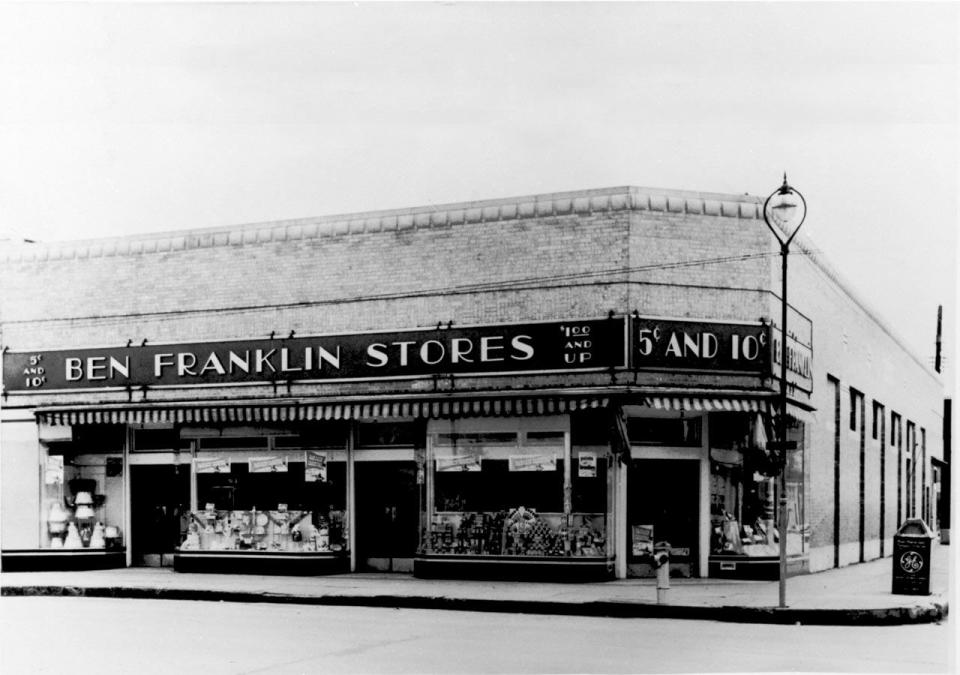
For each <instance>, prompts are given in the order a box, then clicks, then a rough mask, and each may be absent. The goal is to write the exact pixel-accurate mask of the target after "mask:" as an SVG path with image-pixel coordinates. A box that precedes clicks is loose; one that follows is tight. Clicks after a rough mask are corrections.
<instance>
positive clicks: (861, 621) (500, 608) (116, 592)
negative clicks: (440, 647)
mask: <svg viewBox="0 0 960 675" xmlns="http://www.w3.org/2000/svg"><path fill="white" fill-rule="evenodd" d="M0 595H3V596H64V597H91V598H133V599H152V600H202V601H207V602H262V603H274V604H298V605H318V606H343V607H390V608H403V609H440V610H455V611H461V612H510V613H522V614H547V615H554V616H592V617H611V618H623V619H639V618H643V619H695V620H699V621H724V622H730V623H768V624H798V623H799V624H807V625H820V626H894V625H904V624H922V623H939V622H941V621H943V620H944V619H946V618H947V615H948V611H949V607H948V604H947V603H945V602H944V603H939V602H930V603H927V604H925V605H914V606H912V607H887V608H881V609H797V608H790V607H788V608H786V609H780V608H778V607H744V606H739V605H722V606H716V607H704V606H697V605H656V604H649V603H639V602H617V601H610V600H593V601H588V602H551V601H548V600H484V599H479V598H451V597H446V596H405V595H319V596H304V595H292V594H286V593H254V592H244V591H217V590H199V589H198V590H190V589H179V588H139V587H122V586H106V587H92V588H87V587H80V586H13V587H9V586H5V587H3V588H0Z"/></svg>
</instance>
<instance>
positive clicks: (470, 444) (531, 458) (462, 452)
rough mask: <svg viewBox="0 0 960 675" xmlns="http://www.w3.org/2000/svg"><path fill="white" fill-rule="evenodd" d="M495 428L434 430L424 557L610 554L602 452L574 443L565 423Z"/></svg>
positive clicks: (463, 425) (443, 426)
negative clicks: (443, 555) (572, 445)
mask: <svg viewBox="0 0 960 675" xmlns="http://www.w3.org/2000/svg"><path fill="white" fill-rule="evenodd" d="M485 422H486V424H485ZM494 422H496V423H495V424H491V423H490V421H483V420H478V421H470V420H460V421H456V422H454V421H437V422H436V423H432V424H431V426H430V429H429V431H428V443H427V455H426V474H427V475H426V488H427V499H426V500H425V506H426V509H425V514H424V522H425V527H424V528H423V529H424V536H423V540H422V542H421V546H420V552H421V553H425V554H449V555H474V556H547V557H571V556H579V557H584V556H605V555H606V554H607V541H608V539H609V537H608V532H607V523H608V518H607V512H608V504H607V494H608V483H609V475H608V466H609V461H608V458H607V457H606V455H605V453H604V452H603V451H602V449H601V452H597V450H596V449H595V448H589V449H587V448H580V447H571V443H570V434H569V431H568V422H567V421H566V419H565V418H564V419H562V420H553V421H551V420H550V419H549V418H542V419H538V420H536V421H529V420H498V421H494ZM511 426H512V428H510V427H511ZM551 427H552V428H551Z"/></svg>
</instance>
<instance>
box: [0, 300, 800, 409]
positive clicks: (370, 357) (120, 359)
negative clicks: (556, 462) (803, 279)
mask: <svg viewBox="0 0 960 675" xmlns="http://www.w3.org/2000/svg"><path fill="white" fill-rule="evenodd" d="M772 345H773V340H772V338H771V329H770V326H769V325H768V324H764V323H753V324H749V323H736V324H735V323H719V322H708V321H685V320H672V319H670V320H668V319H657V318H645V317H624V316H615V317H611V318H607V319H586V320H574V321H550V322H539V323H524V324H501V325H485V326H464V327H459V326H452V327H443V326H438V327H437V328H429V329H415V330H402V331H392V332H377V333H357V334H346V335H319V336H310V337H290V338H287V339H280V338H277V339H259V340H238V341H228V342H197V343H183V344H151V343H147V344H144V345H140V346H128V347H117V348H110V347H106V348H91V349H66V350H56V351H7V352H6V353H5V354H4V357H3V384H4V391H5V393H13V392H22V393H29V392H32V391H33V392H36V391H52V390H84V389H94V388H106V387H116V388H126V387H133V388H139V387H144V386H146V387H182V386H189V385H220V384H243V383H249V384H254V383H264V382H287V381H298V382H322V381H337V380H341V381H349V380H353V381H357V380H386V379H402V378H417V377H428V376H431V375H508V374H518V375H519V374H524V373H527V374H532V373H559V372H571V371H590V370H594V371H596V370H611V369H620V370H623V369H637V370H668V371H669V370H705V371H722V372H730V373H737V374H755V375H758V376H763V377H768V376H772V375H773V374H774V373H772V370H771V367H772V363H773V360H772V357H773V355H772ZM809 363H810V359H809V354H806V355H804V354H801V355H798V357H797V365H796V368H794V366H791V370H794V371H795V374H796V375H801V374H802V373H801V372H800V371H803V370H805V371H806V372H807V374H808V373H809ZM801 366H802V367H801Z"/></svg>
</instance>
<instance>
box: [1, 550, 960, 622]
mask: <svg viewBox="0 0 960 675" xmlns="http://www.w3.org/2000/svg"><path fill="white" fill-rule="evenodd" d="M932 557H933V574H932V576H931V583H930V590H931V592H932V593H931V595H929V596H915V595H914V596H911V595H893V594H892V593H891V576H892V563H891V560H890V558H884V559H882V560H876V561H873V562H868V563H863V564H859V565H851V566H849V567H843V568H840V569H835V570H829V571H825V572H819V573H817V574H809V575H804V576H798V577H792V578H791V579H789V581H788V583H787V605H788V607H787V608H786V609H779V608H777V604H778V585H777V582H776V581H733V580H718V579H672V580H671V589H670V591H669V597H668V599H667V603H666V604H661V605H658V604H656V585H655V582H654V580H653V579H628V580H617V581H609V582H603V583H584V584H560V583H535V582H512V581H463V580H425V579H415V578H413V577H412V576H409V575H397V574H343V575H333V576H322V577H284V576H252V575H232V574H230V575H228V574H183V573H177V572H174V571H172V570H171V569H169V568H127V569H117V570H102V571H85V572H19V573H3V574H2V575H0V586H2V594H3V595H86V596H96V597H129V598H161V599H181V600H183V599H189V600H216V601H235V602H275V603H299V604H317V605H353V606H375V607H411V608H422V609H457V610H465V611H488V612H525V613H537V614H566V615H584V616H615V617H663V618H676V619H680V618H688V619H710V620H718V621H739V622H767V623H797V622H799V623H804V624H834V625H856V624H861V625H889V624H904V623H930V622H938V621H942V620H944V619H945V618H946V616H947V600H948V592H949V591H948V588H949V569H950V564H951V560H950V548H949V547H948V546H940V545H938V544H934V547H933V552H932Z"/></svg>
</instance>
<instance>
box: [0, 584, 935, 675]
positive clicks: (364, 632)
mask: <svg viewBox="0 0 960 675" xmlns="http://www.w3.org/2000/svg"><path fill="white" fill-rule="evenodd" d="M951 637H952V629H951V627H950V626H949V625H947V624H945V625H939V626H938V625H917V626H893V627H864V628H852V627H833V626H773V625H756V624H733V623H720V622H710V621H672V620H662V619H661V620H649V619H609V618H592V617H558V616H540V615H533V614H493V613H489V614H488V613H473V612H451V611H433V610H407V609H378V608H365V607H310V606H303V605H275V604H245V603H210V602H190V601H169V600H129V599H100V598H63V597H59V598H55V597H54V598H51V597H3V598H0V672H2V673H4V675H19V674H20V673H30V674H31V675H32V674H34V673H58V674H60V673H65V674H68V675H84V674H86V673H91V674H96V675H108V674H110V673H124V674H126V673H143V674H147V673H165V674H168V673H200V674H202V675H218V674H220V673H230V674H238V673H270V674H275V673H675V672H697V673H702V672H750V671H762V672H771V671H808V672H809V671H830V672H896V673H907V672H947V671H948V660H949V652H948V650H949V644H950V642H951Z"/></svg>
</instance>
